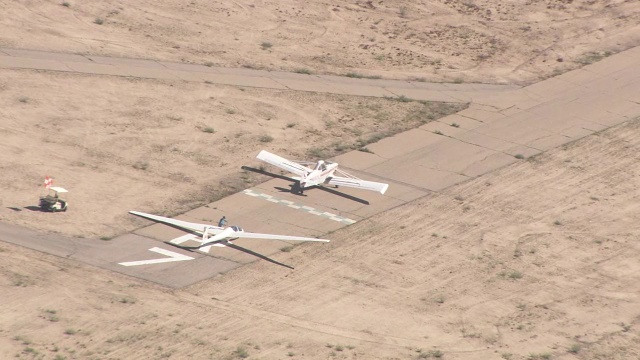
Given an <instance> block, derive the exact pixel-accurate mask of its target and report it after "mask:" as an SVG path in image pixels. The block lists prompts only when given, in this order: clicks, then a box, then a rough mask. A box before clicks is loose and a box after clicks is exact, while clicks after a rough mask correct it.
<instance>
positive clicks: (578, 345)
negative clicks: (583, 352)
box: [567, 344, 582, 354]
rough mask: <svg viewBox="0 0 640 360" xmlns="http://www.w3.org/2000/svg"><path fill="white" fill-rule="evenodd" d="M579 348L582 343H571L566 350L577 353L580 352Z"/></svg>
mask: <svg viewBox="0 0 640 360" xmlns="http://www.w3.org/2000/svg"><path fill="white" fill-rule="evenodd" d="M580 349H582V345H580V344H573V345H571V347H570V348H569V349H568V350H567V351H568V352H570V353H572V354H577V353H579V352H580Z"/></svg>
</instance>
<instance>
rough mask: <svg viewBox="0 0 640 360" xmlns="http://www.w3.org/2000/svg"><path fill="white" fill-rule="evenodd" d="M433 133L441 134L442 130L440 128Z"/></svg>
mask: <svg viewBox="0 0 640 360" xmlns="http://www.w3.org/2000/svg"><path fill="white" fill-rule="evenodd" d="M433 133H434V134H436V135H443V134H442V131H440V130H436V131H434V132H433Z"/></svg>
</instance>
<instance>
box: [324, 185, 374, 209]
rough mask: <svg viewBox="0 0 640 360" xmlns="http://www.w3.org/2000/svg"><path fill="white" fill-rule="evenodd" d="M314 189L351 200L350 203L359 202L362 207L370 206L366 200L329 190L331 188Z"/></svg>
mask: <svg viewBox="0 0 640 360" xmlns="http://www.w3.org/2000/svg"><path fill="white" fill-rule="evenodd" d="M316 188H317V189H320V190H322V191H326V192H328V193H331V194H334V195H338V196H341V197H343V198H345V199H349V200H352V201H355V202H359V203H360V204H364V205H369V204H370V203H369V202H368V201H367V200H365V199H361V198H359V197H355V196H353V195H349V194H345V193H343V192H340V191H338V190H335V189H331V188H328V187H324V186H316Z"/></svg>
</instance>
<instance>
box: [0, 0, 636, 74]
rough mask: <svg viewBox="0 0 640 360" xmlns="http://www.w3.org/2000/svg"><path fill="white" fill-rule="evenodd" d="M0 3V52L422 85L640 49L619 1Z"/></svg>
mask: <svg viewBox="0 0 640 360" xmlns="http://www.w3.org/2000/svg"><path fill="white" fill-rule="evenodd" d="M63 3H65V4H67V5H68V6H64V5H62V4H63ZM0 4H2V9H3V18H2V20H1V21H0V46H6V47H15V48H29V49H46V50H53V51H63V52H76V53H89V54H105V55H116V56H126V57H142V58H153V59H163V60H173V61H185V62H194V63H200V64H212V65H221V66H230V67H241V66H245V67H252V68H264V69H282V70H287V71H302V72H306V71H310V72H315V73H334V74H342V75H345V74H349V73H352V74H354V75H356V76H357V75H358V74H359V75H366V76H383V77H387V78H413V79H419V80H428V81H456V82H459V81H474V82H497V83H504V82H509V83H513V82H529V81H534V80H538V79H540V78H542V77H547V76H549V75H550V74H553V73H560V72H564V71H566V70H568V69H571V68H575V67H578V66H580V64H581V63H585V62H592V61H594V60H596V59H598V58H600V57H602V56H606V54H608V53H609V52H617V51H619V50H621V49H625V48H628V47H630V46H634V45H637V44H638V43H640V3H639V2H637V1H628V0H626V1H625V0H600V1H595V0H544V1H496V0H436V1H423V2H416V1H398V0H396V1H364V0H356V1H347V2H345V1H312V2H310V1H299V0H298V1H296V0H285V1H283V0H277V1H271V0H265V1H263V0H238V1H196V0H194V1H191V2H184V1H176V0H166V1H155V0H153V1H152V0H140V1H135V2H133V3H132V2H128V1H97V0H83V1H73V0H71V1H65V2H63V1H60V0H53V1H32V0H21V1H13V0H4V1H0ZM98 23H100V24H98Z"/></svg>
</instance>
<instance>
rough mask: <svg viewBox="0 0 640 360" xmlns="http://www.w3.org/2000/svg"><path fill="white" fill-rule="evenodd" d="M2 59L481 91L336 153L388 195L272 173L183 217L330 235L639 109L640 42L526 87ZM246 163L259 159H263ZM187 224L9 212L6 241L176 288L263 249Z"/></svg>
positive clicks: (215, 76)
mask: <svg viewBox="0 0 640 360" xmlns="http://www.w3.org/2000/svg"><path fill="white" fill-rule="evenodd" d="M0 68H12V69H15V68H20V69H39V70H49V71H65V72H72V73H84V74H87V73H90V74H104V75H112V76H130V77H140V78H161V79H172V80H183V81H210V82H213V83H218V84H229V85H238V86H255V87H266V88H276V89H291V90H300V91H316V92H328V93H338V94H350V95H364V96H379V97H382V96H401V95H404V96H407V97H410V98H412V99H419V100H434V101H454V102H471V105H470V106H469V108H467V109H465V110H463V111H461V112H459V113H457V114H454V115H450V116H447V117H445V118H442V119H439V120H437V121H434V122H431V123H428V124H426V125H423V126H421V127H419V128H417V129H413V130H409V131H407V132H404V133H401V134H397V135H395V136H392V137H389V138H386V139H383V140H381V141H379V142H378V143H375V144H370V145H368V146H367V148H368V149H369V150H370V151H371V152H361V151H352V152H349V153H346V154H343V155H340V156H338V157H336V158H335V159H333V160H335V161H337V162H338V163H339V164H340V166H341V168H344V169H345V170H346V171H348V172H350V173H353V174H354V175H356V176H358V177H360V178H363V179H367V180H373V181H381V182H387V183H389V184H390V186H389V190H388V191H387V193H386V194H385V195H384V196H383V195H380V194H376V193H372V192H368V191H360V190H355V189H343V188H340V189H333V188H330V189H327V190H320V189H313V190H308V191H305V193H304V196H300V195H296V194H292V193H291V192H290V191H288V190H289V185H290V183H289V182H287V181H285V180H282V179H273V180H270V181H267V182H265V183H262V184H260V185H258V186H256V187H254V188H251V189H247V190H245V191H242V192H239V193H236V194H233V195H231V196H229V197H227V198H224V199H221V200H219V201H216V202H214V203H211V204H208V205H206V206H204V207H201V208H198V209H194V210H192V211H189V212H187V213H185V214H183V215H181V216H179V217H178V218H180V219H182V220H187V221H193V222H201V223H203V222H206V221H205V220H207V221H210V220H211V221H210V223H212V224H214V225H215V222H217V219H219V218H220V217H221V216H222V215H225V216H226V217H227V218H228V219H229V221H230V223H231V224H236V225H240V226H242V227H243V228H245V230H247V231H251V232H262V233H279V234H286V235H301V236H318V237H327V236H326V234H327V233H329V232H332V231H335V230H337V229H340V228H342V227H344V226H349V225H350V224H353V223H355V222H358V221H361V220H363V219H366V218H369V217H371V216H373V215H375V214H379V213H382V212H384V211H386V210H388V209H391V208H393V207H396V206H399V205H402V204H404V203H407V202H409V201H412V200H415V199H417V198H420V197H422V196H424V195H426V194H428V193H429V192H433V191H436V192H437V191H441V190H443V189H446V188H448V187H450V186H453V185H456V184H459V183H461V182H463V181H466V180H469V179H472V178H475V177H478V176H481V175H483V174H486V173H488V172H491V171H494V170H496V169H499V168H501V167H504V166H507V165H509V164H512V163H514V162H517V161H523V160H520V159H519V158H521V157H524V158H526V157H529V156H533V155H536V154H539V153H541V152H544V151H546V150H549V149H552V148H555V147H558V146H561V145H563V144H566V143H569V142H572V141H574V140H577V139H580V138H583V137H585V136H588V135H591V134H593V133H595V132H598V131H601V130H604V129H606V128H609V127H611V126H614V125H618V124H620V123H623V122H625V121H628V120H631V119H634V118H636V117H638V116H640V71H638V70H637V69H640V47H636V48H632V49H629V50H627V51H624V52H622V53H619V54H616V55H613V56H610V57H608V58H606V59H603V60H602V61H600V62H598V63H594V64H591V65H588V66H585V67H583V68H581V69H578V70H574V71H571V72H568V73H565V74H562V75H559V76H556V77H554V78H550V79H547V80H544V81H541V82H539V83H536V84H533V85H530V86H527V87H523V88H520V87H517V86H509V85H482V84H429V83H412V82H408V81H398V80H372V79H350V78H344V77H337V76H321V75H303V74H289V73H282V72H269V71H260V70H248V69H226V68H209V67H205V66H201V65H191V64H178V63H166V62H157V61H153V60H138V59H122V58H106V57H97V56H88V55H72V54H60V53H47V52H39V51H30V50H15V49H0ZM244 165H246V166H250V167H256V168H257V167H258V165H259V162H258V161H257V160H256V161H255V162H254V163H252V164H244ZM270 169H272V168H271V167H269V166H266V170H270ZM273 170H275V169H273ZM183 234H184V233H183V232H180V231H178V230H176V229H172V228H170V227H168V226H164V225H160V224H155V225H151V226H149V227H145V228H142V229H139V230H137V231H135V232H134V233H132V234H126V235H122V236H120V237H117V238H114V239H112V240H110V241H102V240H90V239H67V238H63V237H59V236H55V235H43V234H38V233H35V232H33V231H31V230H27V229H23V228H19V227H16V226H11V225H6V224H1V223H0V240H3V241H7V242H11V243H15V244H18V245H21V246H25V247H28V248H32V249H35V250H38V251H43V252H47V253H51V254H53V255H57V256H63V257H67V258H72V259H76V260H79V261H82V262H85V263H88V264H91V265H95V266H99V267H102V268H105V269H109V270H113V271H118V272H121V273H125V274H128V275H131V276H136V277H139V278H143V279H146V280H149V281H153V282H155V283H158V284H162V285H165V286H169V287H174V288H179V287H184V286H187V285H190V284H193V283H195V282H198V281H201V280H203V279H206V278H210V277H213V276H217V275H218V274H221V273H224V272H227V271H229V270H231V269H234V268H237V267H239V266H241V265H243V264H246V263H249V262H252V261H255V260H256V259H257V258H256V257H253V256H250V255H247V254H244V253H241V252H238V251H236V250H232V249H227V248H212V249H211V250H210V252H209V253H203V252H200V251H194V252H190V251H185V250H181V249H178V248H176V247H174V246H171V245H168V244H165V243H164V241H168V240H171V239H174V238H176V237H179V236H181V235H183ZM329 238H330V236H329ZM237 243H238V244H239V245H241V246H245V247H247V248H250V249H251V250H254V251H256V252H259V253H262V254H264V255H267V256H271V257H274V258H276V259H278V256H277V254H278V253H280V249H281V248H283V247H285V246H288V244H287V243H285V242H281V241H275V242H271V241H262V240H242V241H238V242H237ZM303 246H322V244H308V245H303ZM291 265H293V266H296V264H291ZM274 266H275V265H274ZM282 271H291V270H288V269H285V268H282ZM294 271H295V270H294Z"/></svg>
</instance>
